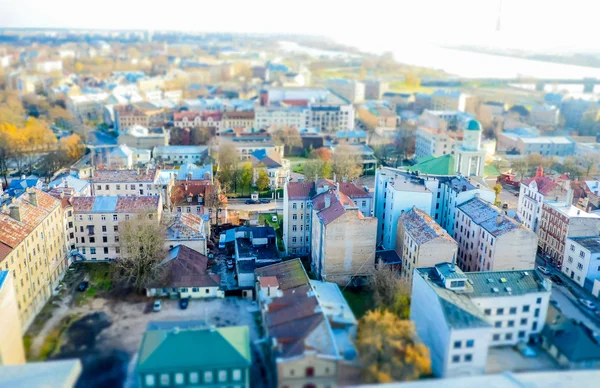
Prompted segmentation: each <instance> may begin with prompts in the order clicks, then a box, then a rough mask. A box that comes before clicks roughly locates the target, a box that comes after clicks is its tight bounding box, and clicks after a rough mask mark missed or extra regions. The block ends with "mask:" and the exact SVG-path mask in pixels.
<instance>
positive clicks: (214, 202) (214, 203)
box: [204, 181, 227, 225]
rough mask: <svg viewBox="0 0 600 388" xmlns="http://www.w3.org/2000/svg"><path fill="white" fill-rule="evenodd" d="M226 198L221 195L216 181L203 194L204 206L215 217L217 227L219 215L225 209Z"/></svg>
mask: <svg viewBox="0 0 600 388" xmlns="http://www.w3.org/2000/svg"><path fill="white" fill-rule="evenodd" d="M226 203H227V198H226V197H225V196H224V195H223V194H222V193H221V186H220V185H219V182H218V181H217V182H216V183H215V184H214V185H212V186H211V187H210V188H209V189H207V190H206V192H205V194H204V206H206V207H207V208H209V209H211V210H212V213H213V215H214V217H215V224H216V225H219V213H220V212H221V209H223V208H224V207H225V204H226Z"/></svg>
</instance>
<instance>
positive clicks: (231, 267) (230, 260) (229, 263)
mask: <svg viewBox="0 0 600 388" xmlns="http://www.w3.org/2000/svg"><path fill="white" fill-rule="evenodd" d="M227 269H233V259H227Z"/></svg>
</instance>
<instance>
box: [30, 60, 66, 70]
mask: <svg viewBox="0 0 600 388" xmlns="http://www.w3.org/2000/svg"><path fill="white" fill-rule="evenodd" d="M62 69H63V63H62V61H61V60H52V61H44V60H37V61H31V62H28V63H27V70H29V71H34V72H38V73H53V72H61V71H62Z"/></svg>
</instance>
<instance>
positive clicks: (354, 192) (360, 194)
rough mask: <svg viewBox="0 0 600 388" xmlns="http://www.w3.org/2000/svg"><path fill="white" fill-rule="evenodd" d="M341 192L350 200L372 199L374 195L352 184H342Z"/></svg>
mask: <svg viewBox="0 0 600 388" xmlns="http://www.w3.org/2000/svg"><path fill="white" fill-rule="evenodd" d="M340 191H341V192H342V193H344V194H346V195H347V196H348V197H350V198H371V197H373V195H372V194H371V193H369V192H368V191H365V189H363V188H361V187H359V186H357V185H356V184H355V183H352V182H340Z"/></svg>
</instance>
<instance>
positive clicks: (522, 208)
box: [517, 166, 567, 233]
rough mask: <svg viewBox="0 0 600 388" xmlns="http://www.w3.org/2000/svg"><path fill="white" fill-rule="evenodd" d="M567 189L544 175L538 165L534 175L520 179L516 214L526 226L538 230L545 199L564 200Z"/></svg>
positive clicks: (536, 231)
mask: <svg viewBox="0 0 600 388" xmlns="http://www.w3.org/2000/svg"><path fill="white" fill-rule="evenodd" d="M566 196H567V190H565V189H564V188H563V187H562V186H561V185H560V184H558V183H556V182H554V181H552V179H550V178H548V177H545V176H544V169H543V168H542V167H541V166H540V167H538V169H537V171H536V173H535V176H534V177H531V178H529V179H525V180H523V181H521V185H520V187H519V203H518V205H517V215H518V216H519V220H520V221H521V223H522V224H523V225H525V226H526V227H527V228H529V229H531V230H533V231H534V232H535V233H538V232H539V229H540V220H541V218H542V209H543V207H544V206H543V205H544V201H545V200H554V201H558V200H565V199H566Z"/></svg>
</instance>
